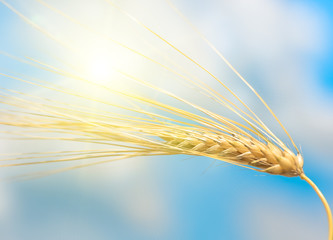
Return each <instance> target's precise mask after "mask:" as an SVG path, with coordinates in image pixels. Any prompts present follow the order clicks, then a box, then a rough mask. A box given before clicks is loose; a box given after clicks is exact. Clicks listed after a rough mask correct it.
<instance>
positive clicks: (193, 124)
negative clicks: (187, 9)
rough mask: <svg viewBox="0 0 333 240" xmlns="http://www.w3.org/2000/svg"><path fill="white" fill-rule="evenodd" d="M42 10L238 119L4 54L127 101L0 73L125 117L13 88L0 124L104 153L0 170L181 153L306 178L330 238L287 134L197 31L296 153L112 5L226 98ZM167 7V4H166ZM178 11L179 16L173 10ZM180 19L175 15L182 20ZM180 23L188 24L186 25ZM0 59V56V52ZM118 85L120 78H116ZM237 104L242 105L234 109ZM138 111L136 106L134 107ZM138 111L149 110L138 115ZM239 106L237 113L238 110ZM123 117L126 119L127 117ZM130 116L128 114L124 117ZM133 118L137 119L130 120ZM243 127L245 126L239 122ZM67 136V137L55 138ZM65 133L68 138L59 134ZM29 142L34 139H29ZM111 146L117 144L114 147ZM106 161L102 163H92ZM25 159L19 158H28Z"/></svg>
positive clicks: (57, 156)
mask: <svg viewBox="0 0 333 240" xmlns="http://www.w3.org/2000/svg"><path fill="white" fill-rule="evenodd" d="M36 1H37V2H39V3H41V4H42V5H43V6H45V7H46V8H48V9H49V10H51V11H53V12H55V13H56V14H58V15H60V16H61V17H62V18H65V19H67V20H68V21H70V22H72V23H73V24H76V25H78V26H79V27H80V28H83V29H84V30H85V31H87V32H90V34H93V35H96V36H99V37H100V38H102V39H104V40H107V41H108V42H109V43H112V44H116V45H117V46H118V47H120V48H123V49H125V50H127V51H129V52H130V53H131V54H133V55H136V56H137V57H141V58H142V60H145V61H148V62H150V63H151V64H154V65H156V66H157V67H159V68H161V69H163V70H166V71H168V72H169V73H172V74H173V75H174V77H177V79H178V78H179V79H180V80H182V81H184V82H186V83H189V84H192V85H193V86H196V87H198V88H199V90H200V91H202V92H204V93H205V96H208V97H209V98H211V99H213V100H214V101H216V102H217V103H220V104H221V106H222V107H226V109H227V110H230V111H231V112H232V113H233V114H236V116H237V117H239V118H240V120H241V121H242V122H241V121H239V122H237V121H235V120H232V119H229V118H227V117H225V116H221V115H219V114H216V113H214V112H212V111H209V110H208V109H206V108H204V107H202V106H200V105H197V104H195V103H194V102H191V101H188V100H186V99H185V98H182V97H181V96H178V95H176V94H174V93H173V92H169V91H167V90H165V89H163V88H160V87H158V86H157V85H154V81H150V82H149V80H148V81H146V79H142V78H140V77H138V76H135V75H133V74H130V73H128V72H126V71H121V70H118V69H117V72H118V73H119V74H120V75H121V76H122V77H123V78H124V79H129V80H130V81H131V83H133V82H134V84H138V85H140V87H142V86H143V87H144V88H145V89H148V90H152V91H153V92H154V93H158V94H160V95H165V96H166V97H169V98H172V99H173V100H176V101H177V103H181V104H182V105H186V106H187V107H189V108H190V109H191V110H194V112H196V113H197V112H199V113H198V114H196V113H193V112H191V111H186V110H184V109H182V108H181V107H178V106H175V105H170V104H165V103H163V102H159V101H157V100H154V99H152V98H151V97H149V96H145V95H137V94H134V93H131V92H121V91H119V89H114V88H113V87H112V86H105V85H102V84H99V83H96V82H94V81H93V80H91V79H89V77H86V76H81V75H80V76H78V75H75V74H73V73H71V72H67V71H65V70H63V69H60V68H57V67H55V66H52V65H51V64H47V63H44V62H42V61H38V60H36V59H34V58H29V57H27V59H28V60H29V61H27V59H20V58H17V57H13V56H10V55H8V54H5V55H6V56H8V57H11V58H13V59H15V60H18V61H20V62H22V63H26V64H30V65H31V66H33V67H35V68H39V70H45V71H48V72H49V73H53V74H56V75H58V76H61V77H66V79H69V80H72V81H74V82H75V83H77V85H83V84H86V85H87V86H88V87H98V88H101V89H103V90H104V91H108V94H112V95H114V96H117V97H121V98H122V99H124V100H126V101H128V102H130V103H131V106H130V107H129V106H127V105H118V104H115V103H114V102H111V101H108V100H106V99H102V98H99V96H89V95H88V96H86V95H85V94H84V93H82V92H80V89H73V88H70V87H69V88H63V87H60V86H57V85H55V84H52V83H51V82H47V81H45V80H41V79H37V78H31V77H27V76H19V77H18V76H14V75H11V74H4V73H0V76H2V77H4V78H6V79H8V80H12V81H20V82H22V83H26V84H29V85H33V86H37V87H39V88H44V89H47V90H51V91H53V92H55V93H58V94H63V95H65V96H71V97H75V98H78V100H82V101H87V100H88V101H91V102H94V103H98V104H101V105H105V106H108V107H112V109H113V107H114V108H117V109H120V110H126V114H117V113H115V112H113V111H97V110H96V109H91V108H89V107H82V106H75V105H71V104H69V103H67V102H61V101H58V100H55V99H53V100H50V99H46V98H44V99H43V98H42V97H37V96H31V95H29V94H26V93H21V92H18V91H13V90H0V103H1V104H5V105H6V106H10V107H12V108H18V109H19V110H18V111H9V112H7V113H4V114H2V115H1V116H0V124H2V125H9V126H12V127H20V128H24V129H29V128H30V129H33V131H35V133H39V132H50V133H61V134H63V135H62V137H57V140H60V141H77V142H89V143H94V144H101V145H104V147H105V145H107V147H110V148H107V149H105V148H104V147H103V149H99V150H90V151H88V150H86V151H83V152H81V151H72V152H51V153H49V155H48V157H49V158H51V160H47V161H39V160H38V159H39V158H43V156H41V155H39V154H36V155H33V156H31V157H25V156H24V157H15V158H11V159H5V160H4V161H10V163H7V164H3V165H0V167H12V166H23V165H24V166H26V165H34V166H36V165H44V164H56V163H59V162H62V163H64V162H78V164H77V165H75V166H70V167H66V168H62V169H55V170H51V171H46V172H39V173H36V174H34V175H24V176H22V178H23V179H25V178H30V177H41V176H47V175H50V174H55V173H59V172H63V171H67V170H72V169H77V168H83V167H89V166H93V165H97V164H103V163H107V162H110V161H116V160H121V159H125V158H132V157H138V156H155V155H176V154H184V155H191V156H205V157H209V158H212V159H217V160H220V161H223V162H226V163H230V164H234V165H237V166H241V167H243V168H247V169H251V170H255V171H259V172H265V173H269V174H275V175H283V176H287V177H297V176H300V177H301V178H302V179H304V180H306V181H307V182H308V183H309V184H310V186H311V187H312V188H313V189H314V190H315V191H316V193H317V194H318V196H319V197H320V199H321V201H322V202H323V204H324V206H325V210H326V213H327V216H328V223H329V229H330V230H329V240H333V236H332V229H333V226H332V214H331V210H330V207H329V205H328V203H327V201H326V199H325V197H324V196H323V194H322V193H321V192H320V190H319V189H318V188H317V186H316V185H315V184H314V183H313V182H312V181H311V180H310V179H309V178H308V177H306V175H305V174H304V172H303V158H302V156H301V155H300V154H299V153H298V152H299V151H298V149H297V146H296V145H295V143H294V141H293V139H292V138H291V136H290V134H289V133H288V132H287V130H286V128H285V127H284V126H283V125H282V123H281V122H280V120H279V119H278V118H277V116H276V115H275V114H274V113H273V111H272V110H271V109H270V108H269V106H268V105H267V104H266V102H265V101H264V100H263V99H262V98H261V96H260V95H259V94H258V93H257V92H256V90H254V88H253V87H252V86H251V85H250V84H249V83H248V82H247V81H246V80H245V79H244V78H243V77H242V76H241V75H240V73H239V72H237V71H236V70H235V68H234V67H233V66H232V65H231V64H230V63H229V62H228V61H227V60H226V58H225V57H224V56H223V55H222V54H221V53H220V52H219V51H218V50H217V48H215V47H214V46H213V44H212V43H210V42H209V41H208V40H207V39H206V38H205V37H204V36H203V35H202V34H201V33H199V32H198V30H197V29H195V28H194V27H193V26H192V25H191V27H192V28H194V30H195V32H197V33H199V35H200V37H201V38H202V39H203V40H204V41H205V42H206V43H207V44H208V45H209V47H211V48H212V49H213V50H214V52H215V53H216V54H217V55H218V56H219V57H220V58H221V59H222V60H223V61H224V62H225V64H226V65H227V66H228V67H229V68H230V69H231V70H232V71H233V72H234V73H235V74H236V75H237V76H238V77H239V78H240V79H241V80H242V81H243V83H244V84H245V85H246V86H247V87H248V88H249V89H250V90H251V91H252V92H253V93H254V94H255V95H256V96H257V97H258V98H259V100H260V101H261V102H262V103H263V105H264V106H265V107H266V108H267V110H268V111H269V112H270V113H271V114H272V115H273V117H274V118H275V120H276V121H277V122H278V123H279V124H280V126H281V127H282V129H283V130H284V132H285V133H286V134H287V136H288V137H289V139H290V141H291V142H292V144H293V146H294V148H295V149H296V151H297V154H294V153H293V151H292V150H290V149H289V148H288V147H287V145H286V144H285V143H283V142H282V141H281V140H280V139H279V138H278V137H277V136H276V135H275V134H274V133H273V132H272V131H271V130H270V129H269V128H268V127H267V126H266V125H265V124H264V123H263V121H262V120H261V119H260V118H259V117H258V116H257V115H256V113H255V112H254V111H253V110H252V109H251V108H249V107H248V106H247V104H246V103H245V102H244V101H242V100H241V98H240V97H238V95H236V93H235V92H233V91H232V90H231V88H229V87H228V86H227V85H226V84H225V83H224V82H223V81H222V80H220V79H219V78H218V77H217V76H216V75H214V74H213V73H212V72H210V71H209V70H208V68H206V67H205V66H204V65H202V64H201V63H200V62H199V61H198V60H196V59H195V58H193V57H192V56H190V55H189V54H187V53H185V52H183V51H182V50H180V48H178V47H177V46H176V44H174V43H173V42H171V41H169V40H168V39H166V38H164V37H163V36H162V35H160V34H159V33H157V32H156V31H154V30H153V29H152V28H150V27H149V26H148V25H146V24H144V23H143V22H141V21H140V20H139V19H137V18H135V17H134V16H132V15H131V14H130V13H128V12H127V11H125V10H123V9H122V8H121V7H120V6H118V5H116V4H114V3H113V2H112V1H110V0H104V1H106V2H107V3H109V4H110V5H111V6H112V7H114V8H115V9H117V10H118V11H119V12H120V13H122V14H123V15H125V16H127V17H128V18H129V19H131V20H132V21H133V22H134V23H135V24H136V25H138V26H139V27H140V28H142V29H145V30H146V31H148V32H149V33H150V34H151V35H152V37H154V38H157V39H158V40H159V42H161V43H163V44H164V45H166V46H167V47H168V49H169V50H170V51H174V52H175V53H177V54H178V55H179V56H181V57H182V58H183V59H185V60H186V61H188V62H189V63H191V64H192V65H193V66H194V67H196V68H197V69H199V70H200V71H202V72H203V73H204V74H206V76H207V77H208V78H210V79H212V80H214V81H215V82H217V83H219V84H220V87H223V89H225V90H226V91H227V92H228V94H229V93H230V94H231V95H232V99H233V100H234V101H232V100H230V99H228V98H227V97H226V96H223V95H222V94H220V93H218V92H217V91H216V90H215V89H214V88H212V87H210V86H209V85H208V84H206V83H205V81H200V79H197V78H196V76H193V75H189V74H188V73H185V74H184V73H182V71H181V72H178V70H174V69H173V68H172V67H170V66H169V65H166V64H164V63H161V62H159V61H158V60H156V59H155V58H152V57H149V56H147V55H146V54H145V53H144V52H141V51H139V50H137V49H134V48H131V47H130V46H127V45H125V44H123V43H121V42H118V41H116V40H114V39H112V38H110V37H109V36H107V35H105V34H102V33H99V32H98V31H96V30H95V29H93V28H91V27H89V26H86V25H84V24H82V23H80V22H79V21H77V20H76V19H74V18H72V17H71V16H69V15H66V14H65V13H63V12H62V11H60V10H59V9H56V8H55V7H53V6H51V5H49V4H48V3H46V2H44V1H43V0H36ZM0 2H2V3H3V4H4V5H6V6H7V7H8V8H9V9H11V10H12V11H13V12H15V13H16V14H17V15H18V16H19V17H20V18H22V19H23V20H24V21H25V22H26V23H27V24H29V25H30V26H31V27H33V28H35V29H37V30H38V31H40V32H41V33H43V34H44V35H46V36H47V37H48V38H50V39H52V40H53V41H55V42H56V43H57V44H59V45H62V46H63V47H65V48H66V49H67V50H69V51H71V52H73V53H76V52H77V49H76V48H75V46H73V44H70V43H68V42H66V41H60V40H58V39H57V38H56V37H55V36H56V35H54V34H52V32H49V31H47V30H46V29H44V28H42V27H40V26H39V25H38V24H36V23H34V22H33V21H31V20H30V19H29V18H28V17H26V16H25V15H23V14H22V13H20V12H19V11H17V10H16V9H15V8H14V7H12V6H11V5H9V4H8V3H6V1H5V0H0ZM168 2H169V1H168ZM178 12H179V11H178ZM182 16H183V15H182ZM187 22H188V21H187ZM0 54H3V53H1V52H0ZM121 80H122V79H121ZM236 103H238V104H239V105H241V106H242V108H240V107H238V105H236ZM140 106H141V107H140ZM145 107H150V109H154V110H157V111H158V113H155V112H154V111H153V110H151V111H146V110H143V109H145ZM243 109H244V110H243ZM127 113H128V114H127ZM131 114H133V115H131ZM135 114H138V116H137V115H135ZM243 122H245V124H244V123H243ZM17 134H18V135H20V136H25V134H24V132H22V131H20V132H18V133H17ZM66 134H69V137H63V136H66ZM67 136H68V135H67ZM33 137H34V136H33ZM35 138H37V139H50V138H46V137H39V136H35ZM112 147H120V149H114V148H112ZM100 158H107V159H106V160H99V161H97V159H100ZM29 159H30V161H27V160H29ZM83 159H85V160H88V159H89V161H90V160H91V162H89V163H82V162H81V160H83Z"/></svg>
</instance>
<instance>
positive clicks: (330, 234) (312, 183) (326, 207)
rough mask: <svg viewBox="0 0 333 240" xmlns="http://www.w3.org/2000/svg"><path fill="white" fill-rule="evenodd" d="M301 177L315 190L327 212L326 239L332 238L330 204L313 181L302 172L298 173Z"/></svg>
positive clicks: (330, 239)
mask: <svg viewBox="0 0 333 240" xmlns="http://www.w3.org/2000/svg"><path fill="white" fill-rule="evenodd" d="M300 177H301V179H303V180H305V181H306V182H307V183H308V184H310V186H311V187H312V188H313V189H314V190H315V191H316V193H317V195H318V196H319V198H320V200H321V201H322V203H323V204H324V207H325V211H326V214H327V219H328V227H329V234H328V240H333V220H332V212H331V209H330V206H329V205H328V203H327V200H326V198H325V197H324V195H323V194H322V192H321V191H320V190H319V188H318V187H317V186H316V184H315V183H314V182H312V180H311V179H310V178H308V177H307V176H306V175H305V174H304V173H302V174H301V175H300Z"/></svg>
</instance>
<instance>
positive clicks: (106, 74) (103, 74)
mask: <svg viewBox="0 0 333 240" xmlns="http://www.w3.org/2000/svg"><path fill="white" fill-rule="evenodd" d="M114 65H115V62H114V59H112V58H110V56H108V55H107V54H106V53H104V52H102V51H95V52H94V53H93V54H92V56H91V58H90V62H89V63H88V66H87V70H88V75H89V77H90V80H92V81H95V82H103V83H107V82H110V81H111V78H112V76H113V75H114V69H113V67H114Z"/></svg>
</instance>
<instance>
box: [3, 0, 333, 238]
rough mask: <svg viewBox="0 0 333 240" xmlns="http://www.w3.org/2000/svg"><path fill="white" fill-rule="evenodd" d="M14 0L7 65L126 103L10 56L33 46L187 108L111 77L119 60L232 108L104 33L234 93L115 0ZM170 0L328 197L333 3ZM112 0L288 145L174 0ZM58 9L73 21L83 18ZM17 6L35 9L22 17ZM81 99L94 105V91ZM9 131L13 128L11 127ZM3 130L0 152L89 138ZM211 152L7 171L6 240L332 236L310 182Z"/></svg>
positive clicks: (16, 85) (23, 87)
mask: <svg viewBox="0 0 333 240" xmlns="http://www.w3.org/2000/svg"><path fill="white" fill-rule="evenodd" d="M7 2H8V3H9V4H10V6H9V7H8V5H7V6H5V5H4V4H1V5H0V31H1V38H0V51H1V56H0V72H1V73H6V74H10V75H15V76H21V77H22V76H23V77H24V76H30V77H35V78H39V79H43V80H48V81H53V82H56V83H58V84H61V85H62V86H65V87H71V88H72V89H76V90H77V91H80V92H82V93H86V94H93V95H94V94H95V95H98V96H99V97H102V98H105V99H108V100H110V101H114V102H121V101H122V100H120V99H117V98H112V97H111V96H109V95H107V93H103V94H102V93H101V92H98V91H97V90H96V92H94V91H92V90H91V89H90V88H86V89H84V86H83V85H78V84H77V83H75V82H70V81H69V80H68V79H64V78H63V77H61V76H58V75H55V74H52V73H49V72H45V71H44V72H43V71H41V69H38V68H36V67H34V66H32V65H29V64H25V63H22V62H19V61H17V60H15V59H13V58H11V57H9V56H8V54H11V55H12V56H17V57H20V58H25V57H30V58H34V59H38V60H40V61H42V62H45V63H48V64H50V65H53V66H56V67H59V68H62V69H66V70H69V69H71V70H73V71H75V72H80V73H82V74H84V75H85V76H89V77H91V78H94V79H96V81H100V82H103V83H106V84H111V85H112V86H113V87H117V89H123V90H127V91H131V92H137V93H140V94H143V95H146V96H149V97H151V98H152V99H158V100H161V101H164V102H166V103H168V104H170V105H171V104H173V105H175V106H180V107H184V108H185V109H186V106H182V105H181V104H180V105H177V104H178V103H176V102H174V101H173V100H172V99H167V98H164V97H163V96H160V94H156V93H154V92H149V91H147V90H144V89H141V88H136V87H133V86H132V85H130V84H129V83H128V82H123V81H120V80H118V81H116V80H112V82H110V81H111V79H117V76H116V74H115V73H114V72H113V71H112V70H111V68H110V65H112V66H114V65H116V66H117V68H126V70H127V71H128V72H130V73H133V74H136V75H139V76H141V77H144V78H145V79H149V80H150V81H153V82H154V83H155V84H156V85H158V86H161V87H163V88H165V89H168V90H169V91H172V92H175V93H176V94H178V95H180V96H183V97H184V98H186V99H189V100H191V101H193V102H195V103H200V104H201V105H202V106H204V107H206V108H207V109H209V110H212V111H215V112H217V113H219V114H221V115H224V116H230V117H233V116H232V114H230V112H228V111H227V110H226V109H225V108H222V107H221V106H219V105H218V104H217V103H216V102H212V101H210V99H208V98H207V97H205V96H204V95H200V94H198V89H195V88H191V86H190V87H188V86H187V85H186V84H179V81H178V79H177V78H175V77H174V76H173V77H172V76H171V75H170V73H167V72H166V71H162V70H161V69H160V68H158V67H157V66H153V65H152V64H151V63H147V62H145V61H143V60H142V59H141V58H140V57H139V56H135V54H133V52H129V51H125V50H126V49H125V50H124V49H122V48H120V46H119V44H118V45H117V44H114V42H112V43H110V41H106V40H105V39H102V37H101V36H109V37H110V38H112V39H114V40H116V41H119V42H121V43H123V44H126V45H127V46H131V47H132V48H134V49H140V51H142V52H144V53H145V54H147V56H153V57H156V58H157V59H158V60H159V61H160V62H162V63H168V64H169V63H170V62H171V63H175V65H174V66H172V65H170V66H171V67H175V68H176V67H179V69H180V70H181V71H183V70H184V69H185V70H184V71H185V72H186V71H187V72H189V73H191V74H193V75H195V76H197V77H199V78H200V79H201V80H203V81H205V82H207V83H208V84H210V86H212V87H214V89H215V88H216V89H217V90H219V91H221V93H223V94H227V93H224V92H223V91H224V90H223V89H222V88H221V86H220V85H218V84H217V83H216V82H215V81H213V80H212V79H209V78H208V77H207V75H205V73H203V72H202V71H200V70H199V69H198V68H197V67H195V66H193V63H190V62H188V61H187V60H186V59H184V58H183V57H181V56H179V54H177V53H176V52H174V51H173V50H172V49H170V48H169V47H168V46H166V45H165V44H163V43H162V42H161V41H160V40H159V39H157V38H156V37H154V36H152V34H151V33H149V32H148V31H146V30H145V29H144V28H142V27H140V26H139V25H138V24H136V23H135V22H133V21H131V20H130V19H129V18H128V17H126V16H125V15H124V14H122V13H121V11H119V10H117V9H115V8H113V7H112V6H111V5H109V4H108V3H107V1H104V0H99V1H88V0H87V1H78V0H72V1H51V0H48V1H46V0H45V2H41V1H37V0H28V1H19V0H8V1H7ZM115 2H116V1H115ZM43 3H44V4H43ZM45 3H47V4H50V5H45ZM173 3H174V4H175V5H176V6H177V8H178V9H179V10H180V11H181V12H182V13H183V14H184V15H185V16H186V17H187V18H188V19H189V20H190V22H191V23H192V24H193V25H194V26H196V27H197V28H198V29H199V31H200V32H202V33H203V34H204V35H205V36H206V37H207V39H209V40H210V41H211V42H212V43H213V44H214V45H215V46H216V47H217V49H219V50H220V51H221V52H222V53H223V54H224V55H225V56H226V58H227V59H228V60H229V61H230V62H231V63H232V64H233V65H234V66H235V68H236V69H237V70H238V71H239V72H240V73H241V74H242V75H243V76H244V77H245V78H246V79H247V80H248V81H249V83H250V84H251V85H252V86H253V87H254V88H255V89H256V90H258V92H259V94H260V95H261V96H262V97H263V98H264V99H265V100H266V101H267V103H268V105H269V106H270V107H271V108H272V109H273V110H274V112H275V113H276V114H277V115H278V117H279V118H280V120H281V121H282V122H283V124H284V125H285V127H286V128H287V129H288V131H289V132H290V134H291V135H292V136H293V138H294V140H295V142H296V144H297V146H299V147H300V148H301V151H302V153H303V156H304V161H305V164H304V169H305V172H306V173H307V175H308V176H309V177H310V178H312V180H313V181H314V182H315V183H316V184H317V185H318V186H319V188H320V189H321V190H322V192H323V193H324V195H325V196H326V198H327V199H328V202H329V203H330V204H331V206H333V188H332V183H333V174H332V172H333V162H332V154H333V67H332V65H333V45H332V42H333V41H332V40H333V39H332V38H333V30H332V29H333V14H332V11H333V3H332V1H324V0H323V1H321V0H319V1H318V0H317V1H314V0H306V1H297V0H288V1H287V0H285V1H281V0H253V1H246V0H237V1H217V0H216V1H214V0H209V1H199V0H195V1H185V0H184V1H183V0H174V1H173ZM117 4H119V5H120V6H122V8H124V9H126V11H128V12H130V13H131V14H133V15H134V16H135V17H137V18H138V19H140V20H141V21H142V22H144V23H145V24H146V25H147V26H149V27H151V28H152V29H154V30H155V31H156V32H157V33H158V34H161V36H163V37H165V38H167V39H168V40H169V41H170V42H172V43H174V44H175V46H177V47H179V49H181V50H183V51H184V52H185V53H187V54H189V55H190V56H191V57H193V58H194V59H195V60H198V62H200V63H201V64H202V65H203V66H205V67H207V69H209V70H210V71H212V72H213V73H214V74H216V75H217V76H218V77H219V78H221V79H223V81H224V82H225V83H226V84H227V85H228V86H231V88H232V89H233V90H234V91H235V92H237V94H239V95H240V96H241V98H242V99H243V100H244V101H245V102H246V103H248V104H249V106H250V107H252V108H253V109H254V110H255V111H256V113H258V115H259V116H260V117H261V118H262V119H263V121H264V122H265V123H267V125H268V126H269V127H270V128H271V129H272V130H273V132H274V133H276V134H277V135H278V136H279V137H281V139H282V140H284V141H285V142H286V143H287V144H288V145H289V146H291V144H290V142H289V141H288V139H287V137H286V136H285V134H284V132H283V131H282V130H281V128H280V127H279V126H278V125H277V124H276V123H275V121H274V119H273V118H272V117H271V116H270V115H269V113H268V112H267V110H265V108H264V107H263V106H262V104H260V102H259V101H258V100H257V99H256V98H255V96H254V95H253V93H251V92H250V91H249V90H248V89H247V88H246V87H245V86H244V84H242V83H241V81H240V80H239V79H238V78H237V77H236V76H235V75H234V74H233V73H232V71H230V70H229V69H228V68H227V66H226V65H225V63H223V61H221V60H220V59H219V58H218V56H216V54H215V53H214V52H213V51H212V50H211V49H210V48H209V47H208V46H207V44H206V43H205V42H204V41H203V40H202V39H201V38H200V37H199V36H198V34H197V33H196V32H195V31H194V30H193V29H191V27H190V26H189V25H188V24H187V23H186V21H184V19H182V17H180V16H179V15H177V13H176V12H175V11H174V10H173V8H172V7H170V5H168V4H167V3H166V2H165V1H160V0H158V1H149V0H142V1H129V0H122V1H118V2H117ZM11 6H12V7H13V8H12V9H10V8H11ZM47 6H49V7H47ZM50 6H52V7H56V8H57V9H58V12H57V11H54V10H55V9H52V7H50ZM13 9H14V11H17V12H16V14H15V13H14V12H13ZM59 11H62V13H65V14H67V15H68V16H70V17H71V18H72V20H73V19H76V20H77V21H78V22H80V24H81V26H79V25H78V24H76V23H75V22H73V21H71V20H70V18H68V16H67V15H64V14H63V15H61V14H59ZM18 14H22V15H21V17H20V16H19V15H18ZM23 15H24V16H25V17H26V18H27V19H29V20H27V19H25V20H26V21H24V19H23V18H22V16H23ZM66 16H67V17H66ZM98 33H102V34H101V35H98ZM110 53H112V54H110ZM170 59H171V60H172V61H170ZM0 86H1V88H9V89H15V90H20V91H24V92H28V93H30V94H35V95H36V96H48V97H49V98H54V99H65V101H66V96H65V97H64V96H61V95H59V94H54V95H52V93H50V92H49V91H46V90H45V89H40V88H38V87H36V86H31V85H29V84H24V83H20V82H17V81H14V80H11V79H9V78H6V77H4V76H1V78H0ZM92 92H93V93H92ZM111 98H112V99H111ZM68 100H73V101H74V102H75V101H77V102H75V103H77V104H81V103H80V102H78V100H77V99H76V100H75V99H72V98H69V97H68ZM82 104H83V103H82ZM84 104H88V105H89V104H91V107H95V105H94V104H92V103H89V102H88V103H84ZM1 107H3V106H1ZM96 107H97V108H98V107H99V106H96ZM148 110H151V109H148ZM189 110H190V109H189ZM0 114H1V113H0ZM235 119H237V118H235ZM1 129H2V130H1V131H5V130H7V128H6V127H3V126H1ZM2 135H3V136H2V138H1V140H0V141H1V144H0V152H1V153H3V154H8V153H19V152H33V151H38V152H41V151H50V150H52V149H64V150H68V149H71V148H74V147H75V148H76V149H77V148H78V147H80V148H82V149H84V148H85V147H86V148H89V147H90V145H89V144H86V145H82V144H81V145H75V144H73V143H68V142H65V141H59V142H57V143H49V142H46V141H19V140H10V139H8V138H7V135H5V134H2ZM212 162H213V160H211V159H207V158H202V157H191V158H189V157H186V156H163V157H140V158H133V159H127V160H123V161H119V162H113V163H108V164H105V165H97V166H93V167H89V168H85V169H78V170H73V171H69V172H65V173H60V174H55V175H52V176H48V177H44V178H39V179H35V180H29V181H21V182H15V183H7V182H0V238H1V239H8V240H21V239H50V240H53V239H54V240H56V239H57V240H58V239H80V240H85V239H101V240H102V239H116V240H118V239H121V240H123V239H124V240H125V239H126V240H127V239H135V240H139V239H145V240H149V239H161V240H164V239H276V240H277V239H286V240H287V239H303V240H306V239H308V240H310V239H326V238H327V234H328V226H327V219H326V215H325V211H324V208H323V206H322V204H321V202H320V200H319V198H318V197H317V196H316V194H315V192H314V191H313V190H312V189H311V188H310V186H308V185H307V184H306V183H305V182H304V181H302V180H300V179H299V178H286V177H282V176H270V175H265V174H259V173H257V172H254V171H250V170H246V169H242V168H240V167H237V166H232V165H228V164H223V163H222V164H221V163H215V164H214V165H213V166H212ZM213 163H214V162H213ZM52 167H53V166H51V168H52ZM16 170H17V172H20V171H23V172H24V171H25V169H24V168H22V167H18V168H3V169H2V171H1V174H4V175H6V174H7V172H8V171H12V172H15V171H16Z"/></svg>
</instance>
